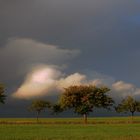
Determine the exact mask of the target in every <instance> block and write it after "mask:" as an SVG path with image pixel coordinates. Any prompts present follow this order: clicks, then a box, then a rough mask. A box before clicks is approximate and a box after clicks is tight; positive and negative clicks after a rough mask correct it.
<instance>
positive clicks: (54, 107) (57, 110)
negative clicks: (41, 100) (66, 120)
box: [51, 103, 64, 114]
mask: <svg viewBox="0 0 140 140" xmlns="http://www.w3.org/2000/svg"><path fill="white" fill-rule="evenodd" d="M51 110H52V114H58V113H60V112H62V111H63V110H64V109H63V108H62V106H61V105H60V104H59V103H57V104H54V105H52V107H51Z"/></svg>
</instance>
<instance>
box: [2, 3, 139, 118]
mask: <svg viewBox="0 0 140 140" xmlns="http://www.w3.org/2000/svg"><path fill="white" fill-rule="evenodd" d="M0 33H1V34H0V82H1V83H4V84H5V85H6V94H7V95H8V99H7V103H6V105H4V106H2V105H1V106H0V112H1V114H2V116H16V115H17V116H24V117H25V116H26V115H27V116H28V112H26V111H25V110H26V109H25V108H26V106H27V104H29V102H30V99H32V98H33V97H43V98H44V97H45V98H46V99H47V98H55V96H58V95H59V92H61V89H62V88H63V87H64V86H69V85H72V84H95V85H107V86H109V87H110V88H111V89H112V93H111V95H112V97H113V98H115V99H116V100H119V99H122V98H123V97H125V96H127V95H133V96H135V97H137V98H139V97H140V76H139V75H140V63H139V60H140V1H139V0H133V1H132V0H117V1H116V0H86V1H85V0H24V1H21V0H0ZM46 73H47V74H46ZM36 79H37V80H36ZM36 82H37V83H39V86H38V85H37V86H36V89H35V90H33V88H32V87H33V86H34V84H36ZM51 95H52V96H53V97H50V96H51ZM22 109H24V111H25V112H26V115H25V114H23V112H20V110H22ZM29 114H30V113H29ZM98 114H100V113H98ZM104 115H106V114H104Z"/></svg>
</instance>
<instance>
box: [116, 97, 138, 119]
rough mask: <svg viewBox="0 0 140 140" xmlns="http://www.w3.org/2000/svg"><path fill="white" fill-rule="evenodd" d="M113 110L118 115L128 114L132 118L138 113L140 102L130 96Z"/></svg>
mask: <svg viewBox="0 0 140 140" xmlns="http://www.w3.org/2000/svg"><path fill="white" fill-rule="evenodd" d="M115 110H116V111H117V112H118V113H121V112H125V113H126V112H130V113H131V116H134V113H135V112H140V102H138V101H136V100H135V99H134V98H133V97H132V96H127V97H126V98H125V99H123V100H122V101H121V103H120V104H118V106H117V107H115Z"/></svg>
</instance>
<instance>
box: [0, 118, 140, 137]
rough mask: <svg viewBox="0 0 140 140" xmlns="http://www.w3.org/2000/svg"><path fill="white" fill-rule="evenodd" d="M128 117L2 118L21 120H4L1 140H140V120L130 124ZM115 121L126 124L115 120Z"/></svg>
mask: <svg viewBox="0 0 140 140" xmlns="http://www.w3.org/2000/svg"><path fill="white" fill-rule="evenodd" d="M128 120H130V118H127V117H126V118H95V119H89V122H90V124H87V125H85V124H82V120H80V119H79V118H77V119H40V122H49V123H46V124H45V123H42V124H26V123H25V124H24V123H21V122H36V120H35V119H0V121H1V122H4V121H5V122H18V123H19V122H20V123H19V124H8V123H7V124H4V123H3V124H2V123H1V124H0V140H140V123H130V122H129V121H128ZM139 120H140V118H139V117H136V118H134V121H139ZM109 121H110V123H108V122H109ZM115 121H116V122H120V121H123V122H124V123H123V122H122V123H114V122H115ZM58 122H59V123H58ZM66 122H70V123H69V124H66ZM72 122H73V123H72ZM77 122H81V124H80V123H78V124H77ZM92 122H94V123H92ZM98 122H106V123H98ZM111 122H113V123H111Z"/></svg>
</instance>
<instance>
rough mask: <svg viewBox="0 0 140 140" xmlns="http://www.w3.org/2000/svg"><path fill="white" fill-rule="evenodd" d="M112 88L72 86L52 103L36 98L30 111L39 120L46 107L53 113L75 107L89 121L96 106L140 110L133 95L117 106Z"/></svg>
mask: <svg viewBox="0 0 140 140" xmlns="http://www.w3.org/2000/svg"><path fill="white" fill-rule="evenodd" d="M109 91H110V89H109V88H107V87H96V86H92V85H80V86H70V87H68V88H65V89H64V92H63V93H62V94H61V96H60V99H59V100H58V103H56V104H52V103H50V102H48V101H45V100H39V99H38V100H34V101H32V104H31V105H30V107H29V110H30V111H35V112H36V113H37V120H38V117H39V115H40V113H41V112H42V111H44V110H45V109H46V108H48V109H51V110H52V112H53V113H56V114H57V113H60V112H62V111H64V110H68V109H73V110H74V112H75V113H77V114H80V115H82V116H84V122H85V123H87V116H88V115H89V113H90V112H93V110H94V109H95V108H105V109H108V110H110V109H111V108H115V110H116V111H117V112H119V113H120V112H131V114H132V116H133V115H134V113H135V112H140V102H139V101H136V100H135V99H134V98H133V97H131V96H128V97H126V98H125V99H123V100H122V102H121V103H120V104H118V105H117V106H115V102H114V100H113V99H112V98H111V97H110V96H109V93H110V92H109ZM5 99H6V95H4V86H3V85H0V103H4V101H5Z"/></svg>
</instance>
